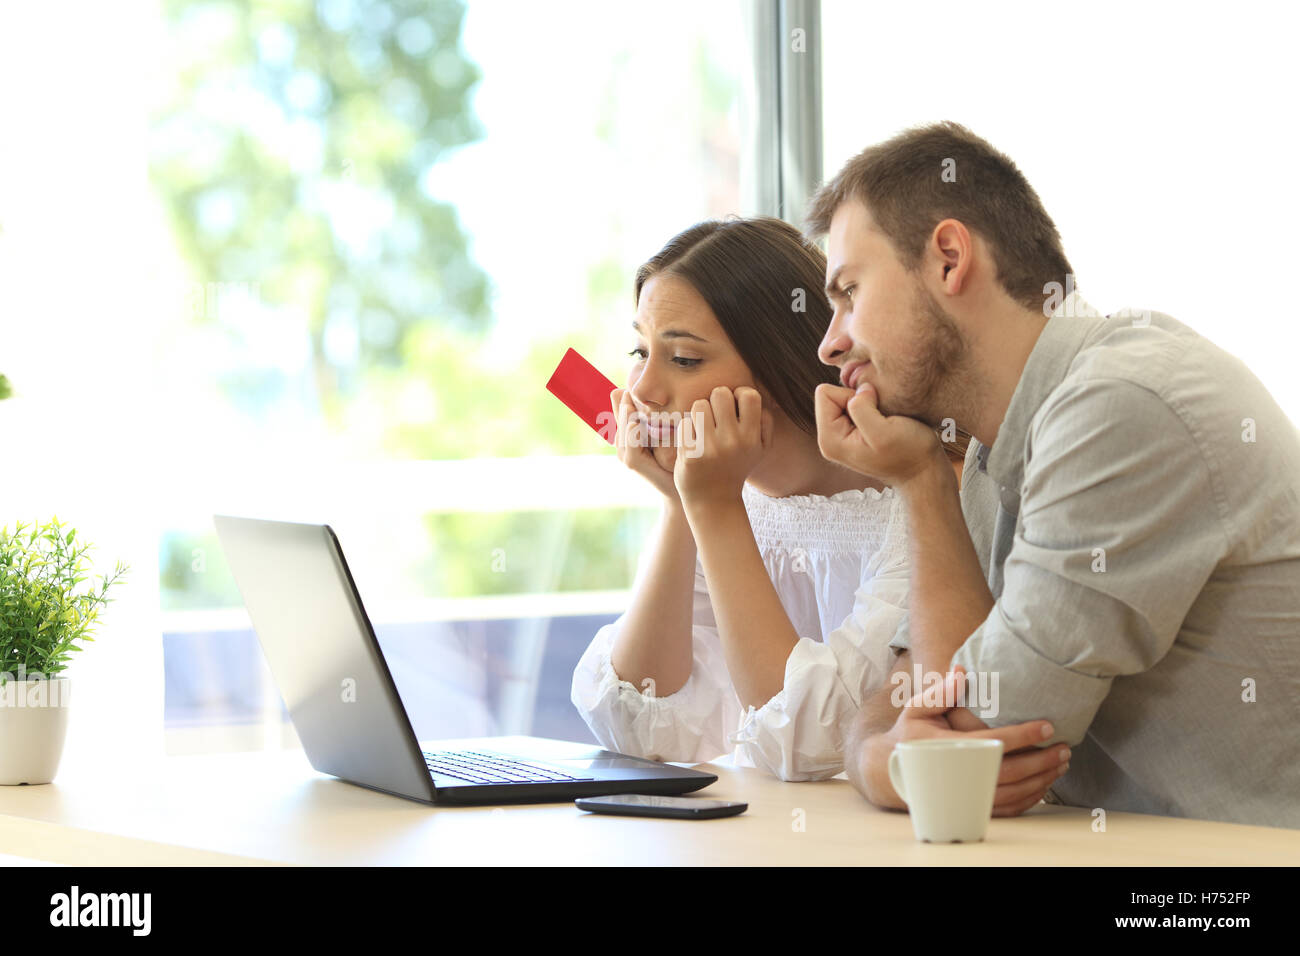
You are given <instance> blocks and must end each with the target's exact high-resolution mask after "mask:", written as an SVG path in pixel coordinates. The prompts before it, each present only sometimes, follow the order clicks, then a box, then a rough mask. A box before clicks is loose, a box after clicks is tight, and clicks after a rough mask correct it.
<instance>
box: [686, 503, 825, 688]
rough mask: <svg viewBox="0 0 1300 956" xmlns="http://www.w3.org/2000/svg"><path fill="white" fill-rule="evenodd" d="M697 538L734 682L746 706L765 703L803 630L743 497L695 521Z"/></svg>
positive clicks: (779, 682)
mask: <svg viewBox="0 0 1300 956" xmlns="http://www.w3.org/2000/svg"><path fill="white" fill-rule="evenodd" d="M695 541H696V543H697V545H698V547H699V549H700V563H701V564H703V565H704V577H705V579H706V580H707V581H708V584H709V599H710V601H711V602H712V604H713V616H714V618H715V619H716V620H717V622H718V636H719V638H720V639H721V641H722V650H723V654H724V656H725V658H726V661H727V670H728V671H729V672H730V674H731V682H732V684H733V685H734V686H735V688H736V694H737V695H738V696H739V697H740V702H741V705H742V706H744V707H746V708H748V707H750V706H753V707H762V706H763V705H764V704H766V703H767V702H768V701H769V700H771V699H772V698H773V697H774V696H775V695H776V694H777V693H778V692H779V691H780V690H781V688H782V687H784V686H785V665H786V661H787V660H788V659H789V657H790V652H791V651H793V650H794V648H795V645H796V644H798V643H799V635H798V634H797V633H796V632H795V629H794V625H792V624H791V623H790V617H789V615H787V614H786V612H785V607H784V605H782V604H781V598H780V597H779V596H778V595H777V593H776V588H775V587H773V585H772V579H771V578H770V577H769V576H768V573H767V568H766V567H765V566H764V564H763V556H762V554H761V553H759V550H758V544H757V543H756V542H755V540H754V530H753V528H752V527H751V526H750V523H749V515H748V514H747V513H746V511H745V506H744V503H743V501H739V500H738V501H736V502H735V504H734V505H727V506H724V507H715V508H712V509H710V511H709V513H708V516H707V518H704V519H703V520H701V521H698V522H697V523H696V526H695Z"/></svg>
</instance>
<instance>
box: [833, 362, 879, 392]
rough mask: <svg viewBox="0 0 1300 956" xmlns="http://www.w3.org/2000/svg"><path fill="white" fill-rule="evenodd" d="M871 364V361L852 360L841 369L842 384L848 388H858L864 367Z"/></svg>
mask: <svg viewBox="0 0 1300 956" xmlns="http://www.w3.org/2000/svg"><path fill="white" fill-rule="evenodd" d="M870 364H871V362H870V361H866V362H850V363H849V364H848V365H846V366H844V368H842V369H840V384H841V385H844V386H846V387H848V388H857V387H858V381H859V380H860V379H861V377H862V371H863V369H865V368H866V367H867V366H868V365H870Z"/></svg>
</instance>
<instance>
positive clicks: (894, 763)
mask: <svg viewBox="0 0 1300 956" xmlns="http://www.w3.org/2000/svg"><path fill="white" fill-rule="evenodd" d="M899 759H900V758H899V755H898V749H897V748H895V749H893V750H891V751H890V752H889V782H890V783H892V784H893V785H894V791H895V792H896V793H897V794H898V795H899V796H900V797H902V798H903V802H904V803H907V794H906V793H905V792H904V791H903V767H902V765H901V764H900V763H899Z"/></svg>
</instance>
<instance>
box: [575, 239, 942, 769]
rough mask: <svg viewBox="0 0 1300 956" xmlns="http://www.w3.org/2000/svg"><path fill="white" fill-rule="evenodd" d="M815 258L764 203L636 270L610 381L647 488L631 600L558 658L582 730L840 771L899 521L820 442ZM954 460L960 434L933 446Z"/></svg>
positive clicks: (648, 750)
mask: <svg viewBox="0 0 1300 956" xmlns="http://www.w3.org/2000/svg"><path fill="white" fill-rule="evenodd" d="M825 273H826V260H825V257H824V256H823V254H822V253H821V252H820V251H819V250H818V249H817V248H816V247H815V246H812V245H811V244H809V243H808V242H806V241H805V240H804V238H803V237H802V236H801V235H800V233H799V232H798V230H796V229H795V228H794V227H793V226H791V225H789V224H787V223H785V222H782V221H781V220H778V219H749V220H745V219H733V220H728V221H723V222H717V221H714V222H706V223H701V224H699V225H697V226H694V227H692V228H690V229H687V230H686V231H685V232H683V233H681V234H680V235H678V236H677V237H676V238H674V239H673V240H671V241H670V242H669V243H668V244H667V245H666V246H665V247H664V248H663V249H662V250H661V251H660V252H659V253H658V255H656V256H655V257H654V258H652V259H651V260H650V261H649V262H647V263H646V264H645V265H644V266H642V267H641V269H640V270H639V271H638V272H637V276H636V303H637V311H636V318H635V319H634V321H633V323H632V324H633V330H634V333H635V336H636V346H635V348H633V350H632V352H631V355H632V357H633V359H634V363H633V365H632V368H631V371H630V373H629V376H628V385H627V387H626V388H620V389H616V390H615V391H614V393H613V395H612V396H611V402H612V406H613V409H614V412H615V415H616V419H617V423H618V436H619V437H618V441H617V444H618V453H619V458H620V459H621V460H622V461H623V462H624V463H625V464H626V465H627V466H628V467H630V468H632V469H633V470H634V471H636V472H637V473H639V474H640V475H642V476H644V477H645V478H646V480H648V481H649V482H650V483H651V484H652V485H654V487H655V488H656V489H657V490H658V491H659V492H660V493H661V494H662V495H663V499H664V502H663V513H662V516H661V519H660V522H659V525H658V528H657V531H656V533H655V536H654V539H653V541H652V544H651V546H650V548H649V549H648V552H647V555H646V556H644V557H643V560H642V562H641V566H640V571H639V573H638V575H637V581H636V584H635V585H634V589H633V597H632V603H631V606H630V607H629V608H628V610H627V612H626V613H625V614H623V615H622V616H621V617H620V618H619V619H618V620H617V621H615V622H614V623H613V624H610V625H608V626H606V627H603V628H601V629H600V631H599V632H598V633H597V634H596V637H595V639H594V640H593V641H592V643H591V646H590V647H588V649H587V651H586V652H585V653H584V655H583V657H582V659H581V660H580V661H579V663H578V666H577V669H576V670H575V672H574V676H573V688H572V698H573V702H574V704H575V705H576V706H577V708H578V710H579V712H580V713H581V714H582V716H583V718H584V719H585V720H586V721H587V724H588V726H590V727H591V729H592V732H593V733H594V734H595V735H596V737H597V739H599V740H600V742H601V744H602V745H603V746H605V747H607V748H609V749H611V750H616V751H620V752H622V753H628V754H634V755H639V756H645V757H650V758H653V759H658V760H675V761H685V762H701V761H707V760H712V759H715V758H717V757H718V756H720V755H722V754H724V753H726V752H727V751H729V750H731V749H732V745H734V746H735V747H736V748H737V754H736V755H737V762H738V763H740V764H742V765H746V764H749V765H755V766H759V767H762V768H765V769H766V770H768V771H769V772H770V773H773V774H775V775H777V776H778V777H780V778H781V779H783V780H812V779H820V778H823V777H829V776H833V775H834V774H837V773H839V772H840V771H841V770H842V769H843V739H844V732H845V730H846V729H847V723H848V721H849V720H850V719H851V718H852V717H853V716H854V714H855V713H856V711H857V709H858V708H859V706H860V704H861V701H862V698H863V695H865V694H868V693H870V692H871V691H872V690H873V689H875V688H877V687H879V686H881V685H882V684H883V682H884V679H885V677H886V676H887V674H888V672H889V669H890V667H889V662H890V658H891V656H892V654H891V652H890V651H889V649H888V643H889V640H890V639H891V638H892V637H893V635H894V631H895V629H896V628H897V626H898V624H899V623H900V622H901V620H902V619H903V617H904V615H905V612H906V607H907V542H906V533H907V532H906V520H905V517H904V513H903V510H902V505H901V499H900V498H899V497H898V496H897V494H896V493H895V492H894V491H893V490H892V489H890V488H887V487H885V486H884V485H883V484H882V483H880V482H878V481H874V480H872V479H869V478H865V477H864V476H862V475H859V474H857V473H855V472H852V471H850V470H848V469H846V468H844V467H842V466H840V465H837V464H835V463H833V462H829V461H827V460H826V459H825V458H823V457H822V455H821V453H820V451H819V450H818V447H817V437H816V424H815V420H814V416H813V393H814V391H815V390H816V387H817V385H818V384H820V383H822V382H831V383H836V384H838V372H837V370H836V369H834V368H832V367H829V366H826V365H823V364H821V362H820V361H819V360H818V358H817V346H818V343H819V342H820V341H821V338H822V335H823V333H824V332H825V330H826V328H827V326H828V325H829V323H830V318H831V310H830V306H829V304H828V303H827V301H826V299H825V296H824V294H823V293H822V291H821V290H822V284H823V282H824V279H825ZM948 447H949V454H950V457H952V458H953V459H954V461H955V465H954V467H956V468H958V470H959V469H960V460H961V455H962V453H963V452H964V444H962V443H959V446H957V447H954V446H948Z"/></svg>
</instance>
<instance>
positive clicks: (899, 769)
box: [889, 737, 1002, 843]
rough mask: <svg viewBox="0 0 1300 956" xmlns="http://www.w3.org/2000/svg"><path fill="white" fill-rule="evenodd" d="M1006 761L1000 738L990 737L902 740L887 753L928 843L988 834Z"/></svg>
mask: <svg viewBox="0 0 1300 956" xmlns="http://www.w3.org/2000/svg"><path fill="white" fill-rule="evenodd" d="M1001 766H1002V741H1000V740H993V739H991V738H987V737H966V738H961V739H958V738H955V737H952V738H949V737H931V738H927V739H925V740H904V741H901V742H900V743H897V744H895V745H894V750H893V752H892V753H890V755H889V782H890V783H892V784H893V785H894V789H895V790H896V791H897V792H898V795H899V796H900V797H902V798H903V802H904V803H906V804H907V810H908V812H909V813H910V814H911V815H912V830H913V832H914V833H915V834H916V838H917V839H918V840H924V841H926V842H927V843H974V842H977V841H979V840H983V839H984V832H985V830H986V829H987V828H988V823H989V817H991V816H992V815H993V797H994V794H995V793H996V791H997V787H998V770H999V769H1000V768H1001Z"/></svg>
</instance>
